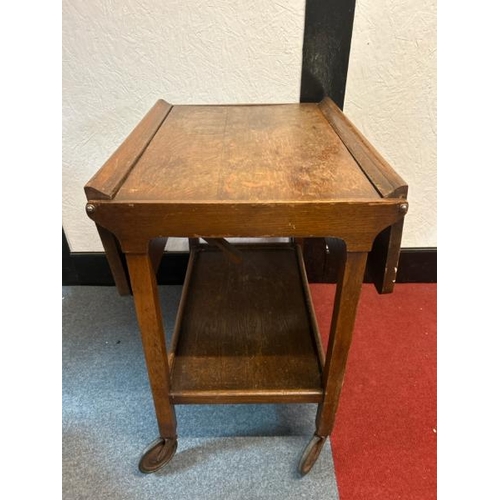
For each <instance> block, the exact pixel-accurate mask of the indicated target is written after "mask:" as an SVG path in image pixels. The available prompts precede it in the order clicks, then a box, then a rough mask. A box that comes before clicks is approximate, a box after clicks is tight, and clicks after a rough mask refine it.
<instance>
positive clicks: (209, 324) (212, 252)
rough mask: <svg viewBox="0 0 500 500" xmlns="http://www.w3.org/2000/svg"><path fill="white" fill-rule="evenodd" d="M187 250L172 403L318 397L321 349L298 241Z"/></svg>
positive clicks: (320, 396) (174, 343)
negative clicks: (234, 253) (232, 256)
mask: <svg viewBox="0 0 500 500" xmlns="http://www.w3.org/2000/svg"><path fill="white" fill-rule="evenodd" d="M239 250H240V251H241V252H242V255H243V261H242V262H241V263H239V264H235V263H233V262H231V261H230V260H229V259H228V258H227V257H226V255H224V253H223V252H221V251H220V250H218V249H215V248H213V247H210V246H207V245H200V246H197V247H195V248H193V249H192V250H191V256H190V263H189V267H188V273H187V275H186V281H185V284H184V289H183V294H182V299H181V305H180V307H179V313H178V317H177V322H176V326H175V331H174V336H173V340H172V350H171V352H172V358H171V363H172V364H171V375H172V377H171V379H172V380H171V384H172V385H171V394H170V396H171V399H172V401H173V402H174V403H180V404H182V403H252V402H262V403H266V402H279V403H286V402H290V403H293V402H311V403H319V402H321V401H322V399H323V388H322V383H321V371H322V363H323V361H322V360H323V359H324V358H323V352H322V348H321V343H320V340H319V335H318V330H317V325H316V320H315V317H314V311H313V309H312V305H311V301H310V296H309V289H308V285H307V278H306V276H305V271H304V267H303V262H302V256H301V253H300V248H299V247H297V246H294V245H292V244H276V245H270V244H261V245H241V246H239Z"/></svg>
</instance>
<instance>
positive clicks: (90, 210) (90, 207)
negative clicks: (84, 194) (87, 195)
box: [86, 203, 95, 214]
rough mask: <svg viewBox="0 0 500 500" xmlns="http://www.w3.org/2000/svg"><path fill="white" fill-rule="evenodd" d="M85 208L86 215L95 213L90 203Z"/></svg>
mask: <svg viewBox="0 0 500 500" xmlns="http://www.w3.org/2000/svg"><path fill="white" fill-rule="evenodd" d="M86 208H87V213H89V214H91V213H93V212H95V205H92V203H89V204H88V205H87V207H86Z"/></svg>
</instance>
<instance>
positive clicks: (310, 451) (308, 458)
mask: <svg viewBox="0 0 500 500" xmlns="http://www.w3.org/2000/svg"><path fill="white" fill-rule="evenodd" d="M325 441H326V437H322V436H317V435H316V434H315V435H314V436H313V438H312V439H311V441H310V442H309V444H308V445H307V446H306V449H305V450H304V453H302V458H301V459H300V462H299V472H300V474H301V475H302V476H305V475H306V474H307V473H308V472H309V471H310V470H311V469H312V466H313V465H314V464H315V462H316V460H317V459H318V457H319V454H320V453H321V450H322V449H323V445H324V444H325Z"/></svg>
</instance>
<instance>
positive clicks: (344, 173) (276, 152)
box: [116, 104, 379, 202]
mask: <svg viewBox="0 0 500 500" xmlns="http://www.w3.org/2000/svg"><path fill="white" fill-rule="evenodd" d="M378 197H379V195H378V194H377V192H376V190H375V189H374V187H373V186H372V184H371V183H370V181H369V180H368V179H367V177H366V176H365V174H364V173H363V171H362V170H361V169H360V168H359V166H358V164H357V163H356V161H355V160H354V158H353V157H352V156H351V154H350V153H349V151H348V150H347V148H346V146H345V145H344V144H343V143H342V141H341V140H340V138H339V137H338V135H337V134H336V133H335V132H334V130H333V129H332V127H331V126H330V125H329V123H328V122H327V120H326V119H325V117H324V116H323V114H322V113H321V111H320V110H319V108H318V106H317V104H285V105H249V106H174V107H173V108H172V110H171V112H170V113H169V115H168V117H167V119H166V120H165V121H164V122H163V124H162V125H161V127H160V128H159V130H158V131H157V132H156V134H155V136H154V137H153V139H152V141H151V143H150V144H149V146H148V147H147V149H146V150H145V151H144V153H143V154H142V156H141V157H140V158H139V160H138V162H137V163H136V165H135V166H134V168H133V170H132V171H131V172H130V175H129V176H128V177H127V179H126V180H125V182H124V183H123V185H122V186H121V188H120V190H119V191H118V193H117V195H116V200H165V201H167V200H168V201H193V202H196V201H222V200H227V201H249V202H253V201H255V202H263V201H312V200H315V201H317V200H339V199H358V198H378Z"/></svg>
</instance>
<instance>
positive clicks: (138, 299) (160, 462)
mask: <svg viewBox="0 0 500 500" xmlns="http://www.w3.org/2000/svg"><path fill="white" fill-rule="evenodd" d="M127 264H128V268H129V273H130V281H131V284H132V291H133V294H134V302H135V309H136V314H137V321H138V323H139V328H140V330H141V336H142V344H143V348H144V356H145V359H146V365H147V369H148V375H149V382H150V385H151V392H152V395H153V401H154V407H155V411H156V419H157V421H158V428H159V431H160V438H159V439H158V440H157V441H155V442H154V443H152V445H151V446H150V447H149V449H148V450H147V451H146V452H145V453H144V455H143V457H142V459H141V461H140V463H139V469H140V470H141V471H142V472H145V473H149V472H155V471H157V470H158V469H160V468H161V467H163V466H164V465H165V464H167V463H168V462H169V460H170V459H171V458H172V457H173V456H174V453H175V451H176V448H177V430H176V428H177V422H176V418H175V409H174V405H173V404H172V403H171V402H170V397H169V394H170V372H169V366H168V357H167V347H166V343H165V334H164V331H163V323H162V318H161V310H160V304H159V298H158V287H157V283H156V277H155V274H154V271H153V266H152V263H151V258H150V256H149V254H148V253H144V254H127Z"/></svg>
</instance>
